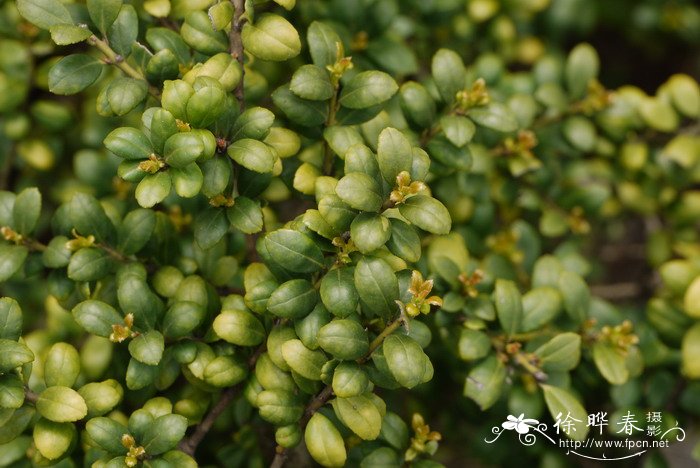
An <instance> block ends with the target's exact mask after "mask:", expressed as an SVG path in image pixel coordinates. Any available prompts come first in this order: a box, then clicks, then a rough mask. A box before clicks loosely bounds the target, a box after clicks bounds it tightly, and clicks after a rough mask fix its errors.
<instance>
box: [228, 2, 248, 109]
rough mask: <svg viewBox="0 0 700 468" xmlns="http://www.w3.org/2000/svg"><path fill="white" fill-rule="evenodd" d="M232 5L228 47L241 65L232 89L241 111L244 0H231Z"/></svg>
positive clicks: (243, 69)
mask: <svg viewBox="0 0 700 468" xmlns="http://www.w3.org/2000/svg"><path fill="white" fill-rule="evenodd" d="M231 4H232V5H233V19H232V20H231V32H230V33H229V36H228V39H229V49H230V52H231V57H233V58H235V59H236V60H238V63H239V64H240V65H241V81H240V82H239V83H238V86H236V89H235V90H234V91H233V93H234V95H235V96H236V100H237V101H238V105H239V107H240V110H241V112H242V111H243V109H245V94H244V93H243V80H244V78H245V68H244V66H243V59H244V55H243V38H242V37H241V31H242V30H243V24H245V21H246V19H245V18H242V15H243V13H245V0H231Z"/></svg>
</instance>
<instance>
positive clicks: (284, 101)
mask: <svg viewBox="0 0 700 468" xmlns="http://www.w3.org/2000/svg"><path fill="white" fill-rule="evenodd" d="M272 102H273V103H274V104H275V106H277V107H279V108H280V109H281V110H282V112H284V114H285V115H286V116H287V118H289V120H291V121H292V122H293V123H295V124H298V125H302V126H304V127H315V126H317V125H321V124H323V123H324V122H325V121H326V118H327V117H328V105H327V103H325V102H323V101H310V100H308V99H302V98H300V97H299V96H297V95H296V94H294V93H293V92H291V91H290V90H289V85H284V86H280V87H279V88H277V89H276V90H275V92H273V93H272Z"/></svg>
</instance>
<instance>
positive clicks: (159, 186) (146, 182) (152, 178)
mask: <svg viewBox="0 0 700 468" xmlns="http://www.w3.org/2000/svg"><path fill="white" fill-rule="evenodd" d="M171 186H172V180H171V179H170V174H168V173H167V172H162V171H161V172H156V173H155V174H150V175H147V176H146V177H144V178H143V180H142V181H141V182H139V184H138V185H137V186H136V201H138V202H139V205H141V206H142V207H144V208H151V207H153V206H154V205H155V204H157V203H160V202H162V201H163V200H165V197H167V196H168V195H169V194H170V189H171Z"/></svg>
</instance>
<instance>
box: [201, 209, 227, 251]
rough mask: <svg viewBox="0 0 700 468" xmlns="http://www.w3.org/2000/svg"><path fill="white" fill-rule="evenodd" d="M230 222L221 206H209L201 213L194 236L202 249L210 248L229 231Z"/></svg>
mask: <svg viewBox="0 0 700 468" xmlns="http://www.w3.org/2000/svg"><path fill="white" fill-rule="evenodd" d="M228 228H229V223H228V220H227V219H226V211H225V210H222V209H221V208H207V209H206V210H204V211H202V212H201V213H199V215H198V216H197V219H196V221H195V223H194V237H195V239H196V241H197V244H198V245H199V246H200V247H201V248H202V249H205V250H206V249H209V248H211V247H212V246H213V245H214V244H216V243H217V242H219V241H220V240H221V238H222V237H224V236H225V235H226V233H227V232H228Z"/></svg>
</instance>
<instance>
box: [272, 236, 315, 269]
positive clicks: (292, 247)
mask: <svg viewBox="0 0 700 468" xmlns="http://www.w3.org/2000/svg"><path fill="white" fill-rule="evenodd" d="M263 242H264V244H265V247H266V248H267V251H268V253H269V254H270V256H271V257H272V259H273V260H275V261H276V262H277V263H279V264H281V265H284V267H285V268H286V269H287V270H289V271H293V272H295V273H314V272H316V271H318V270H320V269H321V268H323V266H324V260H323V254H322V253H321V249H319V248H318V246H317V245H316V244H315V243H314V241H312V240H311V239H310V238H309V237H308V236H306V235H305V234H302V233H301V232H299V231H294V230H291V229H278V230H276V231H273V232H271V233H269V234H267V235H266V236H265V238H264V241H263Z"/></svg>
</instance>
